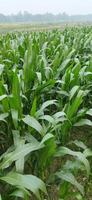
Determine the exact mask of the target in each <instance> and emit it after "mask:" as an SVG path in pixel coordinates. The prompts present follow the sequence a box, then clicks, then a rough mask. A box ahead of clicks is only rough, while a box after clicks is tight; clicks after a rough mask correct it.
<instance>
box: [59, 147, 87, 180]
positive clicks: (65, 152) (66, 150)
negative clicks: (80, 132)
mask: <svg viewBox="0 0 92 200" xmlns="http://www.w3.org/2000/svg"><path fill="white" fill-rule="evenodd" d="M64 155H72V156H74V157H75V158H77V159H78V160H79V161H80V162H82V163H83V164H84V166H85V169H86V171H87V175H88V176H89V174H90V165H89V162H88V160H87V159H86V156H85V154H83V153H81V152H79V151H72V150H71V149H69V148H67V147H60V148H59V150H58V151H57V153H56V157H60V156H64Z"/></svg>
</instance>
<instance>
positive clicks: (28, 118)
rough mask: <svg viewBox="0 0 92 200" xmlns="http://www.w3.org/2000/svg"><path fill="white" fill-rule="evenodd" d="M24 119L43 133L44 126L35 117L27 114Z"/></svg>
mask: <svg viewBox="0 0 92 200" xmlns="http://www.w3.org/2000/svg"><path fill="white" fill-rule="evenodd" d="M22 120H23V122H24V123H25V124H27V125H28V126H30V127H32V128H34V129H35V130H36V131H37V132H39V133H40V134H41V135H42V130H43V128H42V126H41V125H40V123H39V122H38V121H37V120H36V119H35V118H34V117H31V116H30V115H26V117H25V118H24V119H22Z"/></svg>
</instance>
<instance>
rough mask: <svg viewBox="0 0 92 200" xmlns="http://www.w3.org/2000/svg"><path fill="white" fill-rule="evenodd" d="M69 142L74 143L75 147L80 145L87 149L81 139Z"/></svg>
mask: <svg viewBox="0 0 92 200" xmlns="http://www.w3.org/2000/svg"><path fill="white" fill-rule="evenodd" d="M71 143H73V144H75V145H76V146H77V147H80V148H82V149H84V150H85V149H87V146H86V145H85V144H84V143H83V142H82V141H79V140H75V141H72V142H70V144H71Z"/></svg>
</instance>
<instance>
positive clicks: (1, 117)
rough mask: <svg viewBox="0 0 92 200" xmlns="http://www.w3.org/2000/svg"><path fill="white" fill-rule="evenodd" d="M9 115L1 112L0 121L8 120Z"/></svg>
mask: <svg viewBox="0 0 92 200" xmlns="http://www.w3.org/2000/svg"><path fill="white" fill-rule="evenodd" d="M8 115H9V114H8V113H3V114H0V121H4V122H6V121H5V119H6V118H7V117H8Z"/></svg>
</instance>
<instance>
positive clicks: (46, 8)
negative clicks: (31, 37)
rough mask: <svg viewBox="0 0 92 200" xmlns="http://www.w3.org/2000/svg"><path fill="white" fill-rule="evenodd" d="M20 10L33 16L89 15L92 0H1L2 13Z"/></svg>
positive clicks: (91, 8)
mask: <svg viewBox="0 0 92 200" xmlns="http://www.w3.org/2000/svg"><path fill="white" fill-rule="evenodd" d="M20 10H21V11H25V10H26V11H29V12H30V13H32V14H36V13H46V12H51V13H54V14H57V13H62V12H66V13H68V14H88V13H92V0H0V13H4V14H11V13H17V12H19V11H20Z"/></svg>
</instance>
